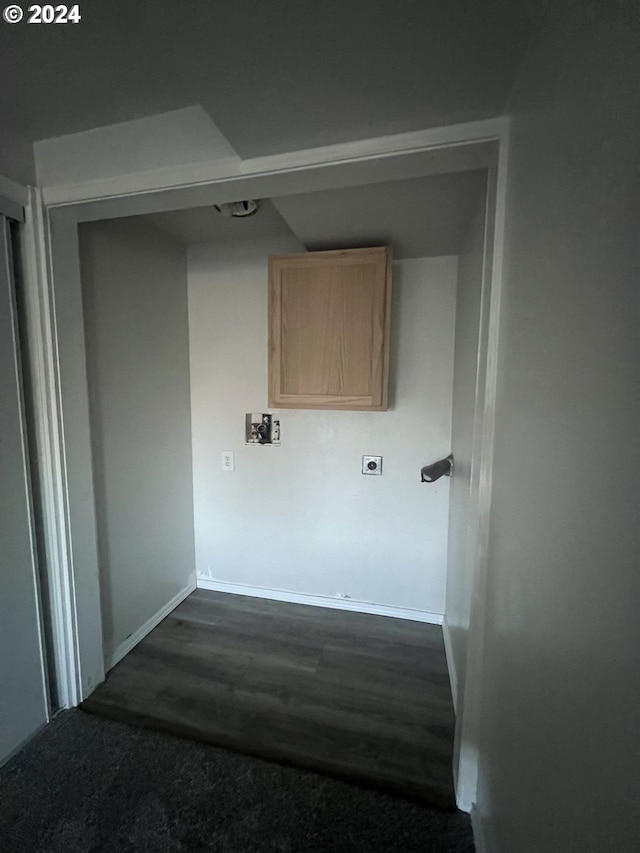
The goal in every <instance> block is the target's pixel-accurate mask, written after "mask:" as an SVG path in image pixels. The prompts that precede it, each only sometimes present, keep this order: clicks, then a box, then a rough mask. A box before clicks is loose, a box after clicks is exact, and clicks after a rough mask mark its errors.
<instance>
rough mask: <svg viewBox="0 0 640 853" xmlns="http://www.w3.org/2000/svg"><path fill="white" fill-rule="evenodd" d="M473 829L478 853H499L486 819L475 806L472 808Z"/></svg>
mask: <svg viewBox="0 0 640 853" xmlns="http://www.w3.org/2000/svg"><path fill="white" fill-rule="evenodd" d="M471 828H472V829H473V841H474V844H475V847H476V853H499V850H498V846H497V844H496V843H495V840H494V838H493V837H492V834H491V832H490V827H489V825H488V821H487V819H486V817H485V816H484V815H483V814H482V813H481V812H480V811H479V810H478V808H477V806H476V805H475V804H474V805H473V806H471Z"/></svg>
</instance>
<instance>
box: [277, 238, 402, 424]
mask: <svg viewBox="0 0 640 853" xmlns="http://www.w3.org/2000/svg"><path fill="white" fill-rule="evenodd" d="M390 302H391V249H389V248H375V249H351V250H344V251H335V252H304V253H301V254H295V255H276V256H273V257H271V258H270V259H269V405H270V406H271V407H273V408H289V409H365V410H370V411H378V412H380V411H385V410H386V408H387V378H388V373H389V313H390Z"/></svg>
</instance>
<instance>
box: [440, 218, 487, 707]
mask: <svg viewBox="0 0 640 853" xmlns="http://www.w3.org/2000/svg"><path fill="white" fill-rule="evenodd" d="M484 225H485V206H484V205H480V206H479V208H478V211H477V213H476V215H475V217H474V218H473V220H472V222H471V224H470V227H469V229H468V232H467V236H466V239H465V242H464V247H463V250H462V252H461V253H460V256H459V259H458V287H457V291H456V293H457V299H456V328H455V355H454V370H453V409H452V421H451V449H452V452H453V456H454V460H455V476H454V477H453V478H452V480H451V499H450V506H449V550H448V564H447V598H446V610H445V625H446V627H445V630H446V631H447V632H448V634H449V641H450V648H451V651H452V653H453V666H454V677H453V679H452V682H453V683H452V686H453V689H454V692H456V693H457V692H458V691H461V690H462V686H463V684H464V678H465V670H466V661H467V645H468V633H469V615H470V609H471V594H472V587H473V554H471V553H469V545H470V542H469V538H470V533H471V531H472V530H473V528H474V525H473V517H472V516H473V513H474V511H475V508H474V501H476V500H477V478H476V480H475V482H474V483H473V487H472V462H473V461H475V462H476V464H477V461H478V460H477V459H476V460H474V459H473V452H474V424H475V416H476V395H477V391H478V388H477V380H478V348H479V342H480V309H481V297H482V273H483V259H484ZM474 473H475V469H474ZM455 699H456V704H457V700H458V696H457V695H456V696H455Z"/></svg>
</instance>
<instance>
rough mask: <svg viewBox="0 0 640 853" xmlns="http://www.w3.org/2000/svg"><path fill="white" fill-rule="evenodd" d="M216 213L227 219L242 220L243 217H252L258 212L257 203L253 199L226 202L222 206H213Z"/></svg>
mask: <svg viewBox="0 0 640 853" xmlns="http://www.w3.org/2000/svg"><path fill="white" fill-rule="evenodd" d="M213 206H214V207H215V209H216V210H217V211H218V213H221V214H222V215H223V216H226V217H227V219H244V217H245V216H253V215H254V214H255V213H257V212H258V202H257V201H254V200H253V199H247V200H246V201H227V202H225V203H224V204H214V205H213Z"/></svg>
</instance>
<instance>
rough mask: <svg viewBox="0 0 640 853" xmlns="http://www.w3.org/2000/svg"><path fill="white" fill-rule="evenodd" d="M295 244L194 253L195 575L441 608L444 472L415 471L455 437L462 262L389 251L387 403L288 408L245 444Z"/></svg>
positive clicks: (263, 406)
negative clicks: (265, 438)
mask: <svg viewBox="0 0 640 853" xmlns="http://www.w3.org/2000/svg"><path fill="white" fill-rule="evenodd" d="M300 250H301V247H300V245H299V244H297V243H296V242H295V241H293V240H284V241H279V242H274V241H264V242H255V243H246V244H244V245H242V244H237V245H236V246H235V247H227V248H226V249H223V248H221V247H216V246H212V245H201V246H193V247H190V248H189V251H188V258H189V263H188V270H189V273H188V275H189V321H190V342H191V382H192V397H191V400H192V418H193V453H194V507H195V525H196V559H197V569H198V575H199V576H200V577H202V578H207V579H211V580H213V579H215V580H217V581H223V582H230V583H239V584H245V585H248V586H253V587H260V588H267V589H280V590H288V591H293V592H297V593H301V594H309V595H321V596H329V597H341V596H349V597H350V598H351V599H352V600H354V601H365V602H373V603H376V604H380V605H386V606H390V607H398V608H410V609H414V610H424V611H430V612H434V613H438V614H442V613H443V608H444V592H445V572H446V553H447V516H448V499H449V480H448V478H443V479H442V480H440V481H439V482H437V483H436V484H434V485H426V484H421V483H420V476H419V472H420V468H421V466H422V465H424V464H426V463H428V462H433V461H435V460H436V459H438V458H439V457H441V456H443V455H444V456H446V455H447V454H448V453H449V449H450V436H451V391H452V372H453V333H454V322H455V316H454V315H455V287H456V268H457V259H456V258H455V257H443V258H433V259H418V260H410V261H402V262H399V263H396V264H394V284H393V287H394V306H393V308H394V319H393V324H392V325H393V328H392V361H391V394H390V410H389V411H388V412H332V411H303V410H282V411H281V412H280V416H281V424H282V445H281V446H280V447H260V446H254V447H245V446H244V439H243V430H244V415H245V413H246V412H261V411H267V263H268V255H269V254H277V253H281V252H292V251H300ZM225 450H231V451H233V452H234V454H235V471H234V472H233V473H231V472H225V471H222V470H221V461H220V454H221V452H222V451H225ZM363 454H369V455H382V456H383V457H384V461H383V474H382V476H381V477H378V476H364V475H362V473H361V457H362V455H363Z"/></svg>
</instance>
